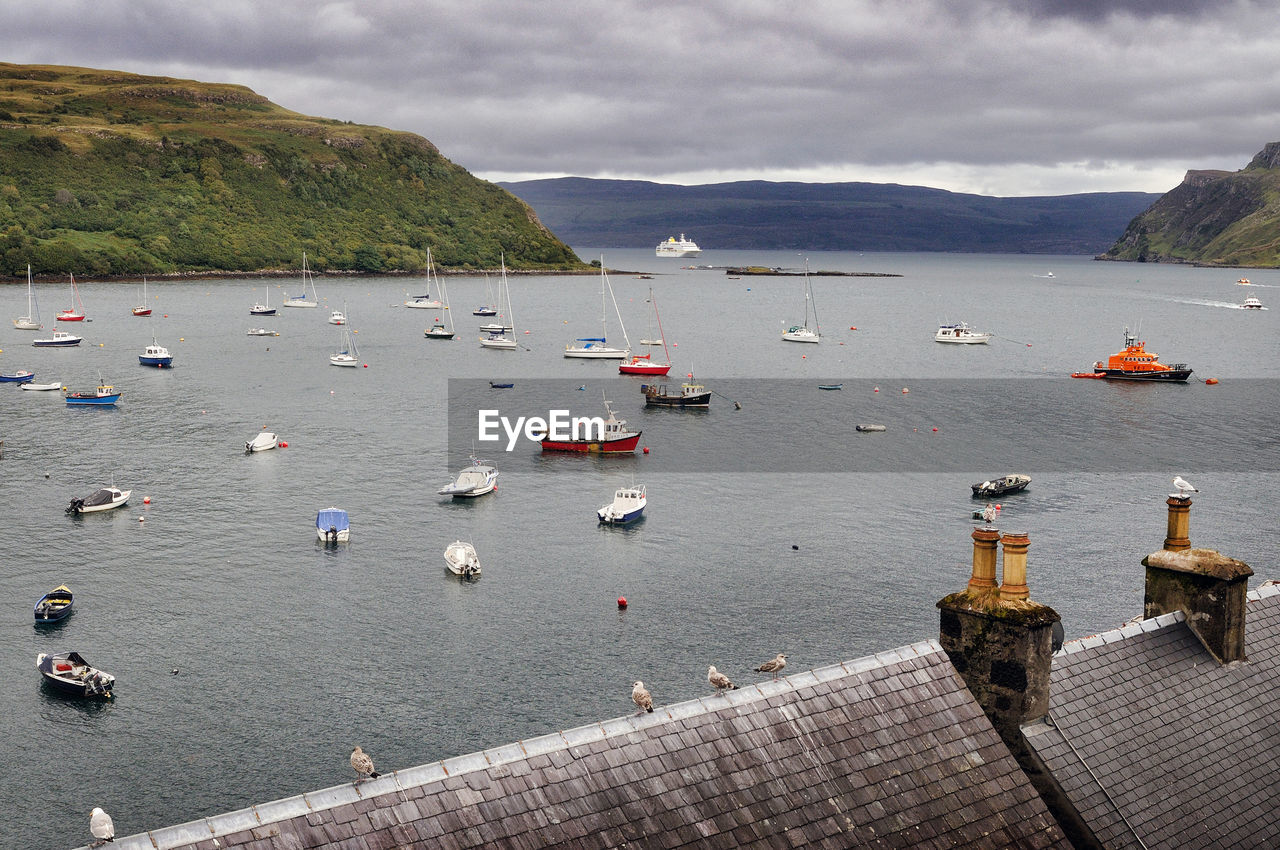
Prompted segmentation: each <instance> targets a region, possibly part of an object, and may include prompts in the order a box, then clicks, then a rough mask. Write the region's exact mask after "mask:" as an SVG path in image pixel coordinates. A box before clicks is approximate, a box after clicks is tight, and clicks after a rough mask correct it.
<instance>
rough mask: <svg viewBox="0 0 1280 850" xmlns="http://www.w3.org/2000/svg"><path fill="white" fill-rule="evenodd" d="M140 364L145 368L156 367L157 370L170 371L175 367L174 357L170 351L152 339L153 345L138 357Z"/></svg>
mask: <svg viewBox="0 0 1280 850" xmlns="http://www.w3.org/2000/svg"><path fill="white" fill-rule="evenodd" d="M138 363H140V364H141V365H143V366H154V367H156V368H157V369H168V368H169V367H170V366H172V365H173V355H172V354H170V353H169V349H167V348H165V347H164V346H163V345H160V344H159V343H157V342H156V341H155V339H154V338H152V340H151V344H150V345H148V346H147V347H146V348H145V349H143V352H142V353H141V354H139V355H138Z"/></svg>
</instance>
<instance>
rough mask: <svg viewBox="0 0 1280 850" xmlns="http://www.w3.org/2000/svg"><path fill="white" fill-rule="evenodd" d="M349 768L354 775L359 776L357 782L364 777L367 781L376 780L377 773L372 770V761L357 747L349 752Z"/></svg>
mask: <svg viewBox="0 0 1280 850" xmlns="http://www.w3.org/2000/svg"><path fill="white" fill-rule="evenodd" d="M351 767H352V768H353V769H354V770H355V772H356V773H358V774H360V777H359V779H357V780H356V781H357V782H359V781H360V780H361V779H364V778H365V777H368V778H369V779H377V778H378V771H376V770H374V769H373V759H371V758H369V754H368V753H366V752H365V751H364V750H362V749H360V748H359V747H358V746H357V747H356V748H355V749H354V750H352V751H351Z"/></svg>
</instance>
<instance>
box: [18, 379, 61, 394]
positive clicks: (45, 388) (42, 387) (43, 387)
mask: <svg viewBox="0 0 1280 850" xmlns="http://www.w3.org/2000/svg"><path fill="white" fill-rule="evenodd" d="M18 389H21V390H33V391H35V392H52V391H53V390H60V389H62V385H61V384H59V383H58V382H57V381H50V382H49V383H47V384H35V383H26V384H19V385H18Z"/></svg>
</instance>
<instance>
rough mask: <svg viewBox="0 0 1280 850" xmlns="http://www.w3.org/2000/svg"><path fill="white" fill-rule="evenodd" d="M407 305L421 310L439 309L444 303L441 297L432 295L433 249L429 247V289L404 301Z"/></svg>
mask: <svg viewBox="0 0 1280 850" xmlns="http://www.w3.org/2000/svg"><path fill="white" fill-rule="evenodd" d="M404 306H406V307H415V308H417V309H419V310H439V309H440V308H441V307H443V306H444V305H443V304H441V303H440V299H438V298H432V297H431V249H430V248H428V249H427V291H426V292H425V293H424V294H422V295H415V296H413V298H412V299H410V300H409V301H406V302H404Z"/></svg>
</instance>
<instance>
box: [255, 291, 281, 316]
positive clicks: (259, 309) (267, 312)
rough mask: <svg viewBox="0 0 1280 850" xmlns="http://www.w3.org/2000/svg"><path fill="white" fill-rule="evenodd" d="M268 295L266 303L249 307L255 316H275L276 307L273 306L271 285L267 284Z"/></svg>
mask: <svg viewBox="0 0 1280 850" xmlns="http://www.w3.org/2000/svg"><path fill="white" fill-rule="evenodd" d="M266 289H267V297H266V298H265V299H264V300H265V301H266V303H265V304H254V305H253V306H252V307H250V308H249V314H250V315H253V316H274V315H275V314H276V308H274V307H272V306H271V286H270V285H268V286H267V288H266Z"/></svg>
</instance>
